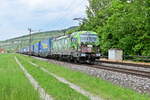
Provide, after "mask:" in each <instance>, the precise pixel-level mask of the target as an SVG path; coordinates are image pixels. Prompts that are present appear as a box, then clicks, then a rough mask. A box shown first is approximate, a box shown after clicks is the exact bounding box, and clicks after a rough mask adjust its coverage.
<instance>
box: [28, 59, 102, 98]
mask: <svg viewBox="0 0 150 100" xmlns="http://www.w3.org/2000/svg"><path fill="white" fill-rule="evenodd" d="M29 63H30V64H32V65H33V66H35V67H37V68H40V69H41V70H43V71H44V72H46V73H48V74H49V75H51V76H53V77H55V78H56V79H57V80H59V81H60V82H62V83H65V84H67V85H69V86H70V88H72V89H74V90H76V91H77V92H79V93H81V94H83V95H85V96H87V97H89V99H90V100H102V99H101V98H100V97H98V96H95V95H93V94H91V93H90V92H88V91H85V90H83V89H82V88H81V87H79V86H77V85H75V84H73V83H71V82H69V81H67V80H65V79H64V78H62V77H59V76H57V75H55V74H53V73H51V72H49V71H47V70H46V69H45V68H43V67H40V66H39V65H37V64H35V63H32V62H29Z"/></svg>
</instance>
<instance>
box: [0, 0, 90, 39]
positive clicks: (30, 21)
mask: <svg viewBox="0 0 150 100" xmlns="http://www.w3.org/2000/svg"><path fill="white" fill-rule="evenodd" d="M87 5H88V1H87V0H0V41H1V40H6V39H10V38H14V37H18V36H22V35H27V34H28V30H27V29H28V28H29V27H30V28H32V29H33V30H34V32H36V31H39V30H40V31H50V30H56V29H64V28H68V27H71V26H76V25H78V22H77V21H74V20H73V18H78V17H82V18H83V17H86V13H85V10H86V6H87Z"/></svg>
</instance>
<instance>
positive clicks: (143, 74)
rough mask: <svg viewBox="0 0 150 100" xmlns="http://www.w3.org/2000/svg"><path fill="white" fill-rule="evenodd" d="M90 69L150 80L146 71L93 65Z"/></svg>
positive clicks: (149, 73) (149, 75)
mask: <svg viewBox="0 0 150 100" xmlns="http://www.w3.org/2000/svg"><path fill="white" fill-rule="evenodd" d="M89 67H93V68H98V69H104V70H109V71H114V72H119V73H125V74H131V75H136V76H141V77H146V78H150V72H146V71H140V70H134V69H126V68H117V67H111V66H104V65H92V66H89Z"/></svg>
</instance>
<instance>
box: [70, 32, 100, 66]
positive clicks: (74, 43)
mask: <svg viewBox="0 0 150 100" xmlns="http://www.w3.org/2000/svg"><path fill="white" fill-rule="evenodd" d="M71 47H72V48H73V50H75V51H74V52H73V59H74V60H76V61H77V62H88V63H91V62H94V61H95V59H99V58H100V51H99V38H98V35H97V33H95V32H90V31H81V32H75V33H73V34H71Z"/></svg>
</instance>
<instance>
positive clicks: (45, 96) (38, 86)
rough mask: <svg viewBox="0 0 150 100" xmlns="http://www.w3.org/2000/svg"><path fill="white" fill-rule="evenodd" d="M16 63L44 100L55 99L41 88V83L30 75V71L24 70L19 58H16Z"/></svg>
mask: <svg viewBox="0 0 150 100" xmlns="http://www.w3.org/2000/svg"><path fill="white" fill-rule="evenodd" d="M14 58H15V60H16V63H17V64H18V65H19V67H20V68H21V70H22V71H23V72H24V74H25V76H26V78H27V79H28V80H29V81H30V83H31V84H32V85H33V86H34V88H35V89H36V90H37V91H38V92H39V94H40V97H41V99H42V100H53V98H52V97H51V96H50V95H48V94H47V93H46V92H45V90H44V89H43V88H41V87H40V85H39V83H38V82H37V81H36V80H35V79H34V78H33V77H32V76H31V75H30V74H29V73H28V71H27V70H26V69H25V68H24V66H23V65H22V64H21V63H20V62H19V60H18V59H17V57H14Z"/></svg>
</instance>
